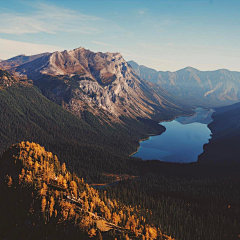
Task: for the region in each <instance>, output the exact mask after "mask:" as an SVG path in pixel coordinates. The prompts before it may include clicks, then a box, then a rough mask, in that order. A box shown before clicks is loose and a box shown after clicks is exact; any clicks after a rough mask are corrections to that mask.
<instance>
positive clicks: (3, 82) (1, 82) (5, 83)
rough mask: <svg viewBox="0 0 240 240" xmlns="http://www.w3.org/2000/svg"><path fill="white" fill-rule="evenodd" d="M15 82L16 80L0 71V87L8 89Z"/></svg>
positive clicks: (5, 72)
mask: <svg viewBox="0 0 240 240" xmlns="http://www.w3.org/2000/svg"><path fill="white" fill-rule="evenodd" d="M17 82H18V80H17V79H16V78H14V77H13V76H11V75H10V74H9V73H8V72H7V71H4V70H2V69H0V87H10V86H12V85H13V84H15V83H17Z"/></svg>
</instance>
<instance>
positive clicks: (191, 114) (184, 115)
mask: <svg viewBox="0 0 240 240" xmlns="http://www.w3.org/2000/svg"><path fill="white" fill-rule="evenodd" d="M195 114H196V112H195V113H190V114H183V115H177V116H176V117H173V118H171V119H168V120H163V121H160V122H158V124H160V125H161V123H162V122H171V121H173V120H175V119H177V118H179V117H188V116H194V115H195ZM161 126H162V125H161ZM162 127H164V126H162ZM164 128H165V127H164ZM165 131H166V128H165V130H164V131H163V132H162V133H160V134H148V137H146V138H143V139H140V140H139V142H138V145H139V146H138V147H137V149H136V151H134V152H133V153H131V154H130V155H129V157H132V156H133V155H134V154H135V153H137V152H138V150H139V148H140V147H141V146H140V143H141V142H143V141H146V140H149V138H150V137H152V136H160V135H162V134H163V133H164V132H165Z"/></svg>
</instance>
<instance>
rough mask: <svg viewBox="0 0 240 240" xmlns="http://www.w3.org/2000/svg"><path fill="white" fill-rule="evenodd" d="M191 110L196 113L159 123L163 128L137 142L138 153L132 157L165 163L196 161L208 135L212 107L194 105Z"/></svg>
mask: <svg viewBox="0 0 240 240" xmlns="http://www.w3.org/2000/svg"><path fill="white" fill-rule="evenodd" d="M194 111H195V112H196V114H194V115H193V116H184V117H179V118H176V119H175V120H173V121H171V122H161V125H162V126H164V127H165V128H166V131H165V132H164V133H162V134H161V135H158V136H152V137H150V138H149V139H148V140H146V141H142V142H140V147H139V149H138V152H137V153H135V154H134V155H133V157H140V158H142V159H144V160H153V159H158V160H162V161H167V162H195V161H197V159H198V155H199V154H201V153H202V152H203V145H204V144H205V143H208V140H209V139H210V138H211V136H210V135H211V131H210V129H209V128H208V127H207V124H209V123H210V122H211V121H212V118H211V115H212V113H213V112H214V110H213V109H202V108H197V109H195V110H194Z"/></svg>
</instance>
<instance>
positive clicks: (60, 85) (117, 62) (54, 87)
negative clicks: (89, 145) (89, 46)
mask: <svg viewBox="0 0 240 240" xmlns="http://www.w3.org/2000/svg"><path fill="white" fill-rule="evenodd" d="M29 59H30V57H29ZM11 71H12V72H14V73H15V74H16V75H18V76H26V77H28V78H30V79H32V80H34V82H35V84H36V85H37V86H39V88H40V89H42V91H43V93H45V95H47V96H48V97H49V98H50V99H52V100H54V101H57V102H58V103H61V104H62V105H63V106H64V107H65V108H67V109H68V110H70V111H72V112H73V113H75V114H76V115H79V116H80V115H81V112H82V111H83V110H84V109H87V110H88V111H91V112H93V113H95V114H100V112H102V111H103V112H104V113H105V114H106V113H107V114H108V116H110V117H112V118H115V119H118V117H119V116H121V115H124V116H128V117H143V118H149V117H150V116H152V115H154V114H157V113H158V114H160V113H161V112H162V111H166V110H167V109H168V108H171V109H173V108H178V106H176V105H175V104H173V103H172V102H171V100H170V99H171V97H170V95H169V94H168V93H167V92H166V91H164V90H163V89H161V88H160V87H159V86H158V87H157V85H154V84H151V83H149V82H147V81H145V80H142V79H140V78H139V77H138V76H137V74H136V73H135V72H134V70H133V69H132V68H131V66H130V65H129V64H128V63H127V62H126V61H125V60H124V59H123V57H122V55H121V54H120V53H101V52H97V53H94V52H91V51H89V50H86V49H84V48H77V49H74V50H72V51H63V52H54V53H51V54H43V55H42V56H39V57H37V58H36V57H35V58H34V59H33V60H32V61H31V60H28V61H27V62H25V63H23V64H21V65H19V66H14V67H13V68H11Z"/></svg>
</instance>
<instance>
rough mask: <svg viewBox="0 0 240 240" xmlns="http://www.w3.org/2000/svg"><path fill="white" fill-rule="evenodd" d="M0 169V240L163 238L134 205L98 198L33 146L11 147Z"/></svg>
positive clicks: (42, 150) (83, 183) (102, 196)
mask: <svg viewBox="0 0 240 240" xmlns="http://www.w3.org/2000/svg"><path fill="white" fill-rule="evenodd" d="M0 166H1V168H0V183H1V184H0V189H1V192H4V195H1V198H0V208H1V211H0V219H1V220H3V219H4V217H5V221H4V222H1V225H0V237H1V239H19V238H20V239H46V238H47V239H66V238H71V239H88V238H94V239H103V237H102V234H103V235H104V239H114V238H116V237H117V238H118V239H129V237H128V236H130V237H131V238H132V237H134V238H135V239H142V238H147V239H148V238H150V239H157V238H161V239H169V237H168V236H167V235H165V234H164V233H162V231H161V230H160V229H157V228H156V227H154V226H153V225H152V224H151V225H150V222H148V221H146V218H145V217H144V216H143V215H142V209H141V207H140V206H128V205H124V204H122V203H121V202H119V201H116V199H110V198H109V197H108V196H107V194H106V193H104V194H103V195H99V192H98V191H97V190H95V189H93V188H91V187H89V185H88V184H85V182H84V180H83V179H81V178H79V177H77V176H76V175H75V174H72V173H70V172H69V171H68V170H67V168H66V165H65V163H63V164H60V162H59V161H58V158H57V156H56V155H53V154H52V153H51V152H47V151H45V149H44V148H43V147H41V146H40V145H38V144H36V143H30V142H21V143H20V144H16V145H14V146H12V147H11V148H9V149H8V150H7V151H6V152H5V153H4V155H3V157H2V158H1V159H0ZM16 212H18V214H16ZM149 214H150V213H148V215H149ZM116 230H117V231H118V232H116Z"/></svg>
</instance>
